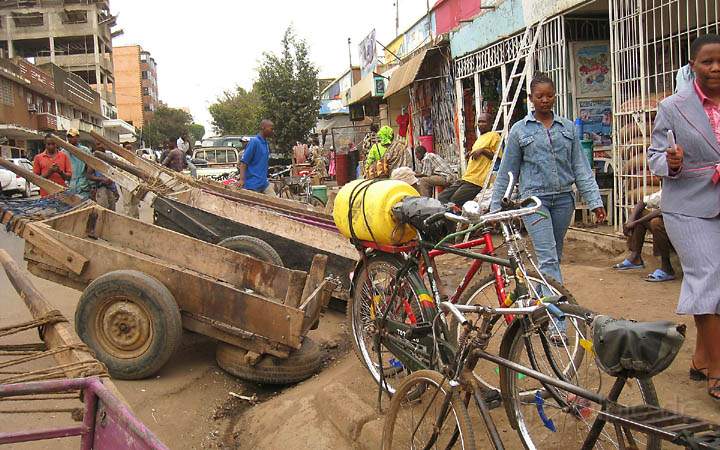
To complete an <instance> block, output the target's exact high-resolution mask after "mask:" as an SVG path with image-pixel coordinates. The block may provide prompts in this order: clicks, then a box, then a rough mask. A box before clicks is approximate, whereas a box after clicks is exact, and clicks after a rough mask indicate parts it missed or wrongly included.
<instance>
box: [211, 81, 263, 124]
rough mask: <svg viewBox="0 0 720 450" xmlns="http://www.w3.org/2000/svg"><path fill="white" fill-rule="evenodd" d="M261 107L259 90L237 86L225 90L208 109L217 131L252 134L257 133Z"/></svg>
mask: <svg viewBox="0 0 720 450" xmlns="http://www.w3.org/2000/svg"><path fill="white" fill-rule="evenodd" d="M261 108H262V105H261V103H260V95H259V94H258V92H257V90H255V89H254V88H253V89H252V90H250V91H247V90H245V89H243V88H241V87H240V86H237V87H236V88H235V91H225V92H224V93H223V95H222V96H221V97H220V98H218V99H217V101H216V102H215V103H213V104H212V105H210V107H209V108H208V110H209V111H210V115H211V116H212V118H213V122H212V124H213V128H215V132H216V133H218V134H248V135H252V134H255V133H257V130H258V126H259V124H260V120H261V119H262V117H261V115H260V111H261Z"/></svg>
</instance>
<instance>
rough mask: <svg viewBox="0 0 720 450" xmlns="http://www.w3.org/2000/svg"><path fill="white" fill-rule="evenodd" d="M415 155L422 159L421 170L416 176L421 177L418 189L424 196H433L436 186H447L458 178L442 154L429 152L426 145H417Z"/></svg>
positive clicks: (419, 159)
mask: <svg viewBox="0 0 720 450" xmlns="http://www.w3.org/2000/svg"><path fill="white" fill-rule="evenodd" d="M415 157H416V158H417V159H418V161H420V168H421V170H420V172H418V173H417V174H416V176H417V177H418V178H419V179H420V181H418V190H419V191H420V195H422V196H423V197H432V196H433V193H434V192H433V191H434V189H435V187H436V186H439V187H442V188H446V187H448V186H450V185H451V184H452V183H453V182H454V181H455V179H456V178H457V177H456V176H455V172H453V170H452V168H451V167H450V165H449V164H448V163H447V162H446V161H445V160H444V159H443V158H442V157H441V156H440V155H438V154H437V153H430V152H428V151H427V149H426V148H425V147H424V146H422V145H418V146H417V147H415Z"/></svg>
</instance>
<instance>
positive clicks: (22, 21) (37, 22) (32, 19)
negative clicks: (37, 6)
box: [12, 12, 45, 28]
mask: <svg viewBox="0 0 720 450" xmlns="http://www.w3.org/2000/svg"><path fill="white" fill-rule="evenodd" d="M12 17H13V20H14V21H15V26H16V27H18V28H24V27H39V26H42V25H43V24H44V23H45V20H44V17H43V14H42V13H40V12H35V13H27V14H22V13H14V14H13V16H12Z"/></svg>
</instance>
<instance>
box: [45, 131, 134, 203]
mask: <svg viewBox="0 0 720 450" xmlns="http://www.w3.org/2000/svg"><path fill="white" fill-rule="evenodd" d="M50 139H52V140H53V141H54V142H55V144H56V145H57V146H58V148H64V149H65V150H67V151H68V152H70V153H71V154H72V155H73V156H75V157H76V158H77V159H79V160H80V161H82V162H84V163H85V164H87V165H88V166H90V167H91V168H93V169H95V170H97V171H98V172H100V173H102V174H103V175H105V176H106V177H108V178H110V179H111V180H113V181H114V182H115V183H117V184H119V185H120V186H121V187H122V188H123V189H125V190H127V191H129V192H133V191H135V189H137V187H138V186H139V185H140V182H139V181H138V180H137V179H136V178H135V177H132V176H130V175H128V174H127V173H125V172H122V171H120V170H118V169H116V168H114V167H112V166H110V165H109V164H107V163H106V162H104V161H102V160H100V159H99V158H96V157H95V156H93V155H90V154H88V153H85V152H84V151H82V150H80V149H79V148H78V147H76V146H74V145H72V144H70V143H69V142H66V141H63V140H62V139H60V138H58V137H57V136H52V137H51V138H50Z"/></svg>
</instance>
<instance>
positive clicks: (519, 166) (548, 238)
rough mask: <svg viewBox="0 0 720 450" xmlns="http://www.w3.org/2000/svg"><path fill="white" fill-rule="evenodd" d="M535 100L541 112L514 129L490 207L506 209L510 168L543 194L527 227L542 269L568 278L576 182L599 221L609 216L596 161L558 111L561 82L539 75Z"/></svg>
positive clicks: (524, 187)
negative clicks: (566, 251)
mask: <svg viewBox="0 0 720 450" xmlns="http://www.w3.org/2000/svg"><path fill="white" fill-rule="evenodd" d="M530 102H531V103H532V104H533V106H534V108H535V111H534V112H530V113H529V114H528V115H527V116H526V117H525V118H524V119H522V120H520V121H519V122H517V123H516V124H515V125H513V127H512V129H511V130H510V135H509V136H508V142H507V147H506V149H505V156H503V158H502V163H501V164H500V169H499V170H498V177H497V180H496V181H495V186H494V188H493V197H492V203H491V205H490V210H491V211H496V210H498V209H500V200H501V199H502V195H503V193H504V192H505V189H506V188H507V184H508V172H512V174H513V176H514V177H515V179H516V180H518V182H519V185H520V195H521V197H522V198H527V197H529V196H531V195H536V196H537V197H539V198H540V200H541V201H542V208H540V211H539V212H540V213H539V214H533V215H531V216H525V217H524V218H523V220H524V222H525V228H527V230H528V232H529V233H530V237H531V238H532V241H533V245H534V247H535V252H536V254H537V257H538V260H539V262H540V271H541V272H542V273H543V275H546V276H550V277H552V278H554V279H556V280H557V281H559V282H560V283H562V275H561V273H560V260H561V258H562V251H563V241H564V240H565V234H566V232H567V229H568V227H569V226H570V223H571V221H572V218H573V215H574V213H575V198H574V196H573V185H576V186H577V188H578V190H579V191H580V194H581V195H582V196H583V198H584V199H585V200H586V201H587V203H588V205H589V207H590V209H591V210H593V211H594V212H595V218H596V221H597V222H598V223H600V222H603V221H605V216H606V215H605V208H603V203H602V200H601V199H600V191H599V190H598V186H597V183H596V182H595V178H594V176H593V173H592V170H591V169H590V162H589V161H588V159H587V157H586V156H585V154H584V152H583V151H582V149H581V148H580V142H579V140H578V138H577V137H576V136H575V126H574V124H573V123H572V122H571V121H570V120H568V119H566V118H564V117H559V116H557V115H555V113H553V106H555V83H554V82H553V81H552V79H550V78H549V77H547V76H544V75H538V76H535V78H533V80H532V82H531V83H530Z"/></svg>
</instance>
